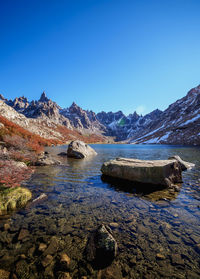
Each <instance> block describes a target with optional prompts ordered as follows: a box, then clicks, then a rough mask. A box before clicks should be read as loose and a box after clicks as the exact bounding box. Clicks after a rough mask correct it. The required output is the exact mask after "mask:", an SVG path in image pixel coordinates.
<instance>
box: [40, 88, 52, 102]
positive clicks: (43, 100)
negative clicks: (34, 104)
mask: <svg viewBox="0 0 200 279" xmlns="http://www.w3.org/2000/svg"><path fill="white" fill-rule="evenodd" d="M49 100H50V99H49V98H47V95H46V93H45V91H43V92H42V94H41V96H40V99H39V102H43V103H45V102H48V101H49Z"/></svg>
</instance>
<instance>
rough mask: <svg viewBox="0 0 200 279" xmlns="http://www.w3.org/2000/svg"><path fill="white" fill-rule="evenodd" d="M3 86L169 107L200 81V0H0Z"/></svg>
mask: <svg viewBox="0 0 200 279" xmlns="http://www.w3.org/2000/svg"><path fill="white" fill-rule="evenodd" d="M0 5H1V7H0V26H1V28H0V40H1V41H0V93H2V94H3V95H4V96H5V97H7V98H14V97H16V96H22V95H25V96H27V97H28V99H29V100H32V99H38V98H39V97H40V94H41V93H42V91H43V90H45V91H46V93H47V95H48V96H49V97H50V98H51V99H53V100H54V101H56V102H57V103H58V104H59V105H60V106H61V107H68V106H70V105H71V103H72V102H73V101H75V102H76V103H77V104H78V105H80V106H81V107H83V108H84V109H92V110H93V111H95V112H99V111H102V110H105V111H118V110H122V111H123V112H124V113H125V114H128V113H132V112H133V111H135V110H137V111H138V112H139V113H142V114H145V113H148V112H150V111H152V110H154V109H156V108H159V109H162V110H163V109H166V108H167V107H168V105H169V104H171V103H172V102H174V101H176V100H177V99H179V98H181V97H183V96H184V95H185V94H186V93H187V91H188V90H189V89H191V88H192V87H195V86H197V85H198V84H199V83H200V16H199V11H200V1H199V0H197V1H195V0H188V1H186V0H159V1H156V0H138V1H134V0H70V1H68V0H65V1H61V0H34V1H33V0H32V1H31V0H29V1H27V0H23V1H22V0H18V1H16V0H13V1H10V0H6V1H4V0H0Z"/></svg>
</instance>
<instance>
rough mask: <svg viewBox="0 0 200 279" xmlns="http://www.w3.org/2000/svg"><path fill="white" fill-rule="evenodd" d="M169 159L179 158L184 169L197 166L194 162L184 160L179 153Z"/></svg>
mask: <svg viewBox="0 0 200 279" xmlns="http://www.w3.org/2000/svg"><path fill="white" fill-rule="evenodd" d="M168 160H177V161H178V162H179V164H180V166H181V169H182V171H185V170H188V169H191V168H193V167H194V166H195V164H193V163H189V162H186V161H183V160H182V159H181V158H180V157H179V156H178V155H173V156H171V157H169V158H168Z"/></svg>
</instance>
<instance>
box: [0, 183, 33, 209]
mask: <svg viewBox="0 0 200 279" xmlns="http://www.w3.org/2000/svg"><path fill="white" fill-rule="evenodd" d="M31 197H32V194H31V192H30V191H29V190H28V189H26V188H23V187H16V188H6V187H2V188H1V189H0V215H2V214H6V213H7V212H8V211H12V210H15V209H18V208H21V207H24V206H25V205H26V203H27V202H28V201H29V200H30V199H31Z"/></svg>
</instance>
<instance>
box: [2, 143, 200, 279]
mask: <svg viewBox="0 0 200 279" xmlns="http://www.w3.org/2000/svg"><path fill="white" fill-rule="evenodd" d="M93 147H94V148H95V150H96V151H97V152H98V155H97V156H96V157H93V158H90V159H87V160H75V159H67V158H65V157H62V158H60V160H61V161H62V165H60V166H51V167H39V168H38V169H37V171H36V173H35V174H34V175H33V177H32V179H31V180H30V181H29V183H28V185H27V187H29V188H30V189H31V190H32V192H33V195H34V197H37V196H39V194H41V193H46V194H47V195H48V199H47V200H44V201H43V202H41V203H39V204H36V205H34V206H29V207H27V208H26V209H24V210H21V211H19V212H18V213H16V214H13V215H12V216H11V218H10V219H7V220H2V221H0V222H1V224H0V228H1V231H0V268H3V269H6V270H8V271H11V272H14V273H15V274H16V275H17V276H18V278H54V277H55V278H57V276H58V273H57V266H59V257H58V255H59V253H61V252H65V253H66V254H67V255H68V256H69V257H70V258H71V262H70V266H69V268H68V272H69V273H70V275H71V277H72V278H81V277H82V276H87V278H97V277H98V278H106V275H105V274H104V273H103V271H98V270H93V269H92V267H91V266H90V265H89V263H87V261H86V260H85V257H84V249H85V245H86V242H87V238H88V235H89V233H90V232H91V231H93V229H94V228H96V227H97V226H98V225H99V224H101V223H105V224H108V225H110V227H111V228H112V230H113V234H114V237H115V238H116V240H117V242H118V244H119V254H118V256H117V258H116V259H115V260H114V262H113V263H112V265H111V267H110V273H113V274H115V275H113V276H114V277H112V278H163V277H165V278H200V272H199V269H200V266H199V265H200V257H199V253H200V212H199V207H200V190H199V185H200V180H199V179H200V150H199V148H191V147H173V146H141V145H94V146H93ZM65 148H66V147H56V148H53V149H52V150H51V152H53V153H54V154H58V153H60V152H61V151H64V149H65ZM174 154H177V155H179V156H180V157H181V158H182V159H184V160H186V161H189V162H193V163H195V164H196V167H195V168H194V169H193V170H190V171H187V172H184V173H183V181H184V183H183V184H182V186H181V188H180V192H173V193H172V192H170V191H169V190H167V189H164V190H159V191H154V192H145V193H144V192H140V191H138V190H137V189H134V190H133V189H129V188H127V187H121V185H118V184H115V183H114V184H112V183H108V182H104V181H102V179H101V173H100V168H101V165H102V163H103V162H105V161H107V160H109V159H113V158H115V157H131V158H138V159H166V158H168V157H169V156H171V155H174ZM5 223H8V224H9V226H10V228H9V229H6V230H5V228H4V224H5ZM21 229H23V230H24V231H25V232H26V233H24V236H23V234H22V233H21V235H22V236H21V237H19V232H21ZM24 231H23V232H24ZM52 237H53V240H52ZM51 241H53V243H54V244H55V245H53V248H52V247H51V248H52V250H51V251H50V254H51V255H52V256H53V259H52V262H51V263H50V264H49V265H47V266H44V265H43V264H41V262H42V261H43V260H44V254H43V252H41V251H40V250H39V244H40V243H44V244H46V245H47V246H48V245H49V243H50V244H51ZM116 271H117V273H116ZM116 274H117V275H116ZM103 276H104V277H103ZM107 278H108V277H107Z"/></svg>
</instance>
